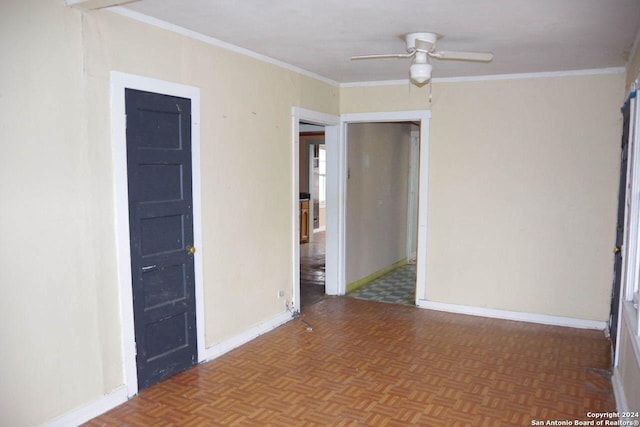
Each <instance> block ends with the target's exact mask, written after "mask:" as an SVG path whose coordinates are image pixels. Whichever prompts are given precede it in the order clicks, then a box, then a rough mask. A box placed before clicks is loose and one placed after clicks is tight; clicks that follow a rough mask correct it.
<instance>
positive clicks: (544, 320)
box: [418, 300, 607, 331]
mask: <svg viewBox="0 0 640 427" xmlns="http://www.w3.org/2000/svg"><path fill="white" fill-rule="evenodd" d="M418 307H420V308H427V309H430V310H437V311H446V312H449V313H459V314H468V315H471V316H481V317H491V318H495V319H505V320H517V321H520V322H529V323H539V324H542V325H554V326H566V327H569V328H579V329H598V330H601V331H604V330H605V329H606V328H607V323H606V322H599V321H597V320H585V319H574V318H573V317H561V316H549V315H546V314H536V313H522V312H519V311H508V310H498V309H493V308H484V307H473V306H467V305H457V304H447V303H443V302H435V301H427V300H420V301H419V302H418Z"/></svg>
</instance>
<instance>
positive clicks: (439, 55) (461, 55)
mask: <svg viewBox="0 0 640 427" xmlns="http://www.w3.org/2000/svg"><path fill="white" fill-rule="evenodd" d="M429 56H430V57H432V58H436V59H452V60H456V61H478V62H489V61H491V60H492V59H493V53H491V52H453V51H447V50H439V51H436V52H429Z"/></svg>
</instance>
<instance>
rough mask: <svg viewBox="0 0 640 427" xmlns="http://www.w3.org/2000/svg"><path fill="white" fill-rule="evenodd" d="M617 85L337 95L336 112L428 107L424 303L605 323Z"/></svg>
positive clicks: (565, 82)
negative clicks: (429, 101) (338, 110)
mask: <svg viewBox="0 0 640 427" xmlns="http://www.w3.org/2000/svg"><path fill="white" fill-rule="evenodd" d="M623 85H624V75H623V74H615V75H595V76H577V77H554V78H535V79H519V80H502V81H478V82H460V83H436V84H434V87H433V102H432V103H431V104H428V96H429V89H428V88H422V89H408V88H407V87H406V85H401V86H395V87H394V86H378V87H360V88H344V89H343V90H342V92H341V96H340V98H341V109H342V111H343V112H347V111H348V112H357V111H359V110H362V111H392V110H403V109H405V110H410V109H415V108H420V105H423V107H422V108H425V107H424V106H426V105H430V109H431V112H432V120H431V134H430V159H429V205H428V206H429V209H428V221H429V222H428V238H427V246H428V249H427V250H428V262H427V291H426V292H427V295H426V297H427V299H428V300H432V301H438V302H445V303H451V304H461V305H469V306H477V307H488V308H494V309H503V310H512V311H519V312H530V313H538V314H547V315H556V316H566V317H573V318H580V319H591V320H599V321H605V320H606V319H607V316H608V309H609V305H608V304H609V303H608V301H609V293H610V290H611V269H612V262H613V258H612V253H611V248H612V247H613V237H614V228H615V222H614V221H615V212H616V210H615V207H616V195H617V190H616V188H617V181H618V168H619V165H618V159H619V144H620V142H619V138H620V128H621V121H620V114H619V108H620V102H621V99H622V94H623ZM394 89H395V92H394ZM403 95H404V96H405V97H406V102H405V103H404V104H403V103H402V96H403Z"/></svg>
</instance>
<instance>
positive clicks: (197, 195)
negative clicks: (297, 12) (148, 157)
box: [111, 71, 205, 397]
mask: <svg viewBox="0 0 640 427" xmlns="http://www.w3.org/2000/svg"><path fill="white" fill-rule="evenodd" d="M125 89H137V90H143V91H147V92H154V93H160V94H164V95H171V96H178V97H182V98H189V99H191V159H192V188H193V237H194V246H195V247H196V248H197V251H196V253H195V254H194V268H195V298H196V329H197V337H196V339H197V345H198V362H202V361H204V360H205V340H204V337H205V334H204V282H203V268H202V260H203V257H202V252H203V251H202V250H203V247H202V213H201V207H202V199H201V188H202V187H201V175H200V89H199V88H197V87H193V86H185V85H182V84H177V83H171V82H166V81H163V80H156V79H151V78H147V77H143V76H137V75H133V74H126V73H121V72H117V71H112V72H111V150H112V158H113V179H114V193H115V232H116V233H115V237H116V257H117V265H118V285H119V289H120V319H121V324H122V341H121V342H122V361H123V372H124V384H125V387H126V388H127V396H128V397H131V396H133V395H135V394H137V393H138V375H137V367H136V343H135V328H134V319H133V293H132V289H131V283H132V282H131V280H132V279H131V277H132V276H131V244H130V238H129V191H128V178H127V134H126V130H127V123H126V113H125Z"/></svg>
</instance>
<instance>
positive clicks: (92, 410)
mask: <svg viewBox="0 0 640 427" xmlns="http://www.w3.org/2000/svg"><path fill="white" fill-rule="evenodd" d="M126 401H127V387H125V386H120V387H118V388H117V389H115V390H114V391H113V392H111V393H109V394H106V395H104V396H102V397H100V398H98V399H96V400H94V401H93V402H89V403H87V404H86V405H82V406H80V407H78V408H76V409H74V410H72V411H71V412H67V413H66V414H64V415H62V416H60V417H58V418H55V419H53V420H51V421H48V422H46V423H44V424H43V425H44V426H46V427H69V426H78V425H80V424H84V423H86V422H87V421H89V420H91V419H93V418H95V417H97V416H98V415H101V414H104V413H105V412H107V411H109V410H111V409H113V408H115V407H116V406H118V405H121V404H123V403H124V402H126Z"/></svg>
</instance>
